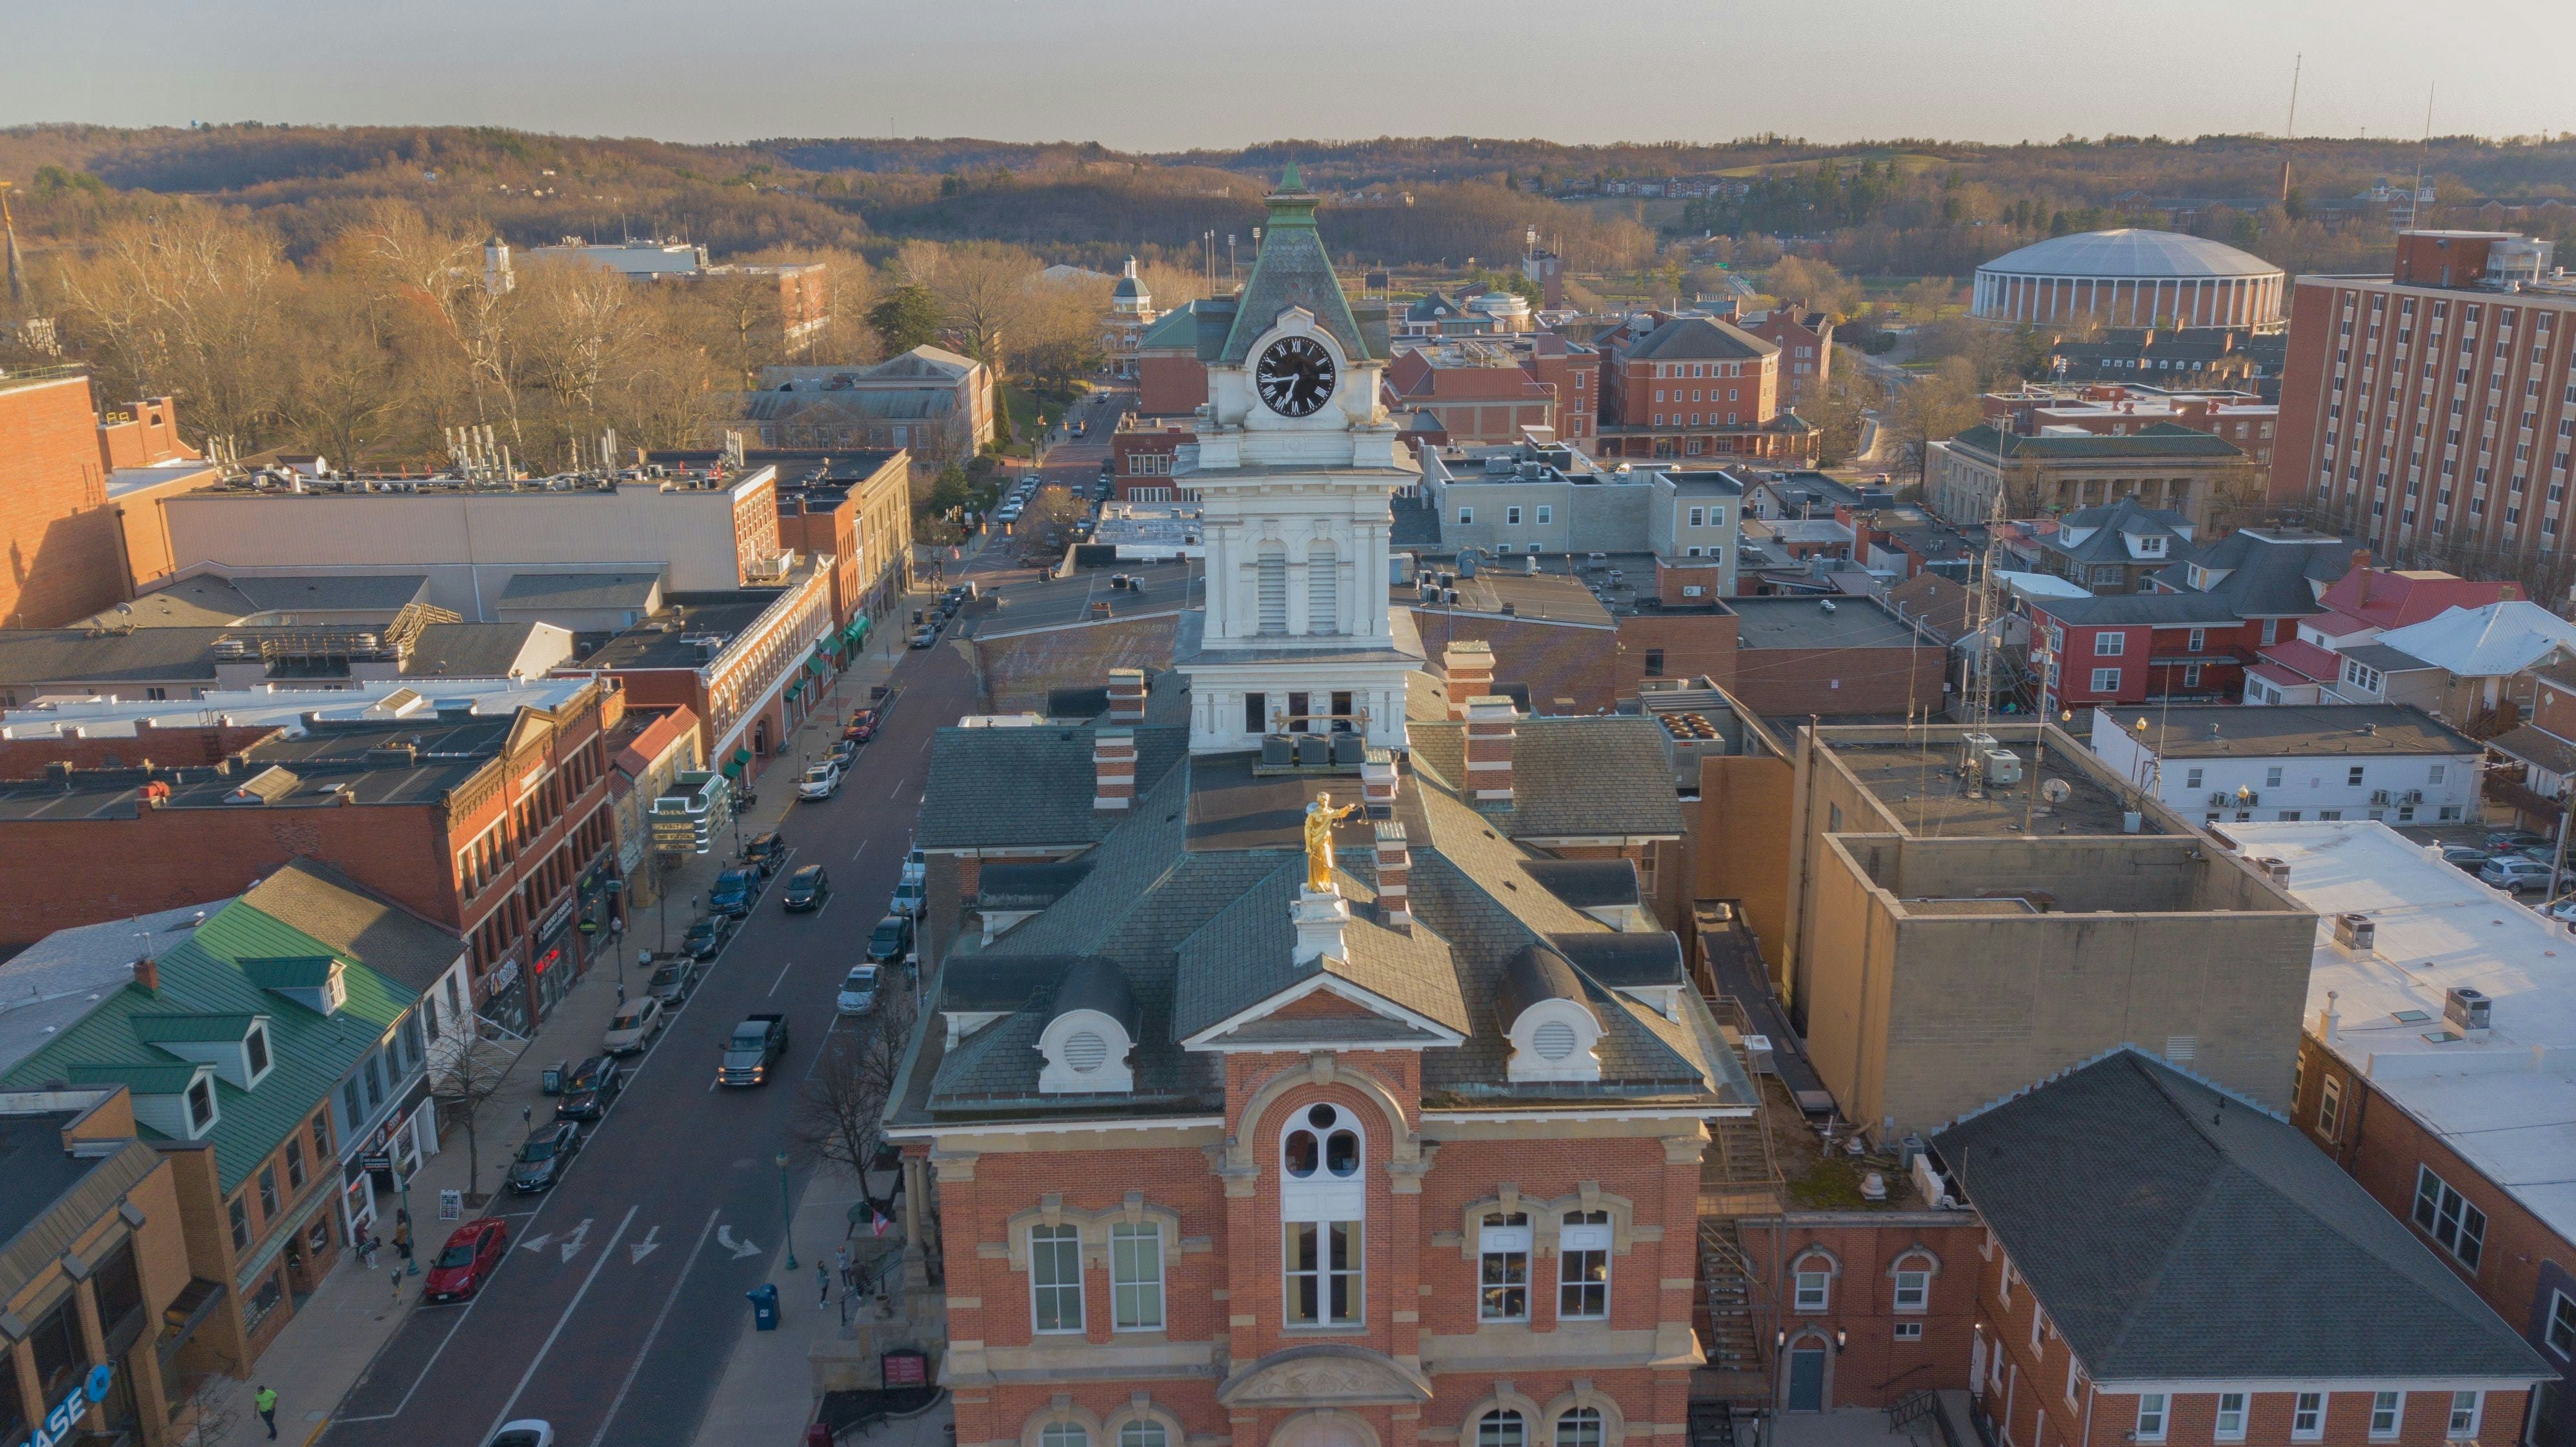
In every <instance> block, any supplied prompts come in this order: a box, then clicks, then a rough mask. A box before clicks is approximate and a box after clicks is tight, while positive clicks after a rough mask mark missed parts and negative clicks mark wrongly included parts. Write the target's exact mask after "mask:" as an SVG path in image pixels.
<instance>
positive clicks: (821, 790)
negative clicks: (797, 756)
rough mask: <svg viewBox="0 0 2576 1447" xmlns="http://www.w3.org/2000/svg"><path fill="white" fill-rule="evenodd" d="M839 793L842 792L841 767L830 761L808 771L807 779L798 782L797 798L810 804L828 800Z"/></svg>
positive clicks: (826, 760) (825, 761)
mask: <svg viewBox="0 0 2576 1447" xmlns="http://www.w3.org/2000/svg"><path fill="white" fill-rule="evenodd" d="M839 792H841V766H840V765H839V764H836V763H834V762H833V761H831V760H830V759H825V760H824V761H823V762H821V763H819V764H816V765H814V766H813V767H811V768H809V769H807V770H806V771H805V777H803V778H801V779H798V780H797V781H796V797H797V798H799V799H804V800H807V801H809V802H818V801H821V800H824V799H828V798H831V797H832V796H833V795H834V794H837V793H839Z"/></svg>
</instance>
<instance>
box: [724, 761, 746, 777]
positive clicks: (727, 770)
mask: <svg viewBox="0 0 2576 1447" xmlns="http://www.w3.org/2000/svg"><path fill="white" fill-rule="evenodd" d="M720 772H722V773H723V775H724V776H725V777H726V778H728V779H739V778H741V777H742V760H741V759H740V758H731V759H727V760H725V761H724V768H723V769H722V770H721V771H720Z"/></svg>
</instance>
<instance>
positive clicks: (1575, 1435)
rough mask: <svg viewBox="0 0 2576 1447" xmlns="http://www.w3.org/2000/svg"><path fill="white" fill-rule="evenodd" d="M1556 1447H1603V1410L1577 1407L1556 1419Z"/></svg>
mask: <svg viewBox="0 0 2576 1447" xmlns="http://www.w3.org/2000/svg"><path fill="white" fill-rule="evenodd" d="M1556 1447H1601V1410H1600V1409H1599V1408H1597V1407H1577V1408H1575V1409H1574V1410H1573V1411H1571V1412H1565V1413H1561V1414H1559V1415H1558V1417H1557V1419H1556Z"/></svg>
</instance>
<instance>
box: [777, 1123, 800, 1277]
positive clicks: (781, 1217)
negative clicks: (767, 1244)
mask: <svg viewBox="0 0 2576 1447" xmlns="http://www.w3.org/2000/svg"><path fill="white" fill-rule="evenodd" d="M778 1228H779V1230H781V1231H782V1232H784V1233H786V1236H787V1269H788V1270H790V1271H793V1270H795V1269H796V1208H795V1207H794V1206H793V1205H790V1204H789V1203H788V1200H787V1152H785V1151H780V1152H779V1153H778Z"/></svg>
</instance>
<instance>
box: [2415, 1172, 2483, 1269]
mask: <svg viewBox="0 0 2576 1447" xmlns="http://www.w3.org/2000/svg"><path fill="white" fill-rule="evenodd" d="M2414 1221H2415V1224H2416V1225H2417V1226H2418V1227H2420V1228H2422V1230H2423V1232H2424V1234H2425V1235H2427V1236H2430V1237H2432V1238H2433V1241H2434V1243H2435V1244H2436V1245H2439V1246H2440V1247H2441V1248H2442V1249H2443V1250H2445V1251H2448V1252H2450V1253H2451V1254H2452V1255H2453V1256H2455V1257H2457V1258H2459V1262H2460V1264H2461V1265H2462V1266H2465V1267H2467V1268H2469V1269H2470V1270H2471V1271H2475V1270H2477V1269H2478V1257H2479V1256H2480V1255H2482V1254H2484V1252H2485V1250H2486V1239H2487V1213H2486V1212H2484V1211H2481V1210H2479V1209H2478V1208H2477V1207H2475V1206H2472V1205H2470V1204H2469V1202H2468V1198H2467V1197H2465V1196H2462V1195H2461V1194H2460V1193H2459V1192H2457V1191H2454V1190H2452V1189H2451V1183H2450V1182H2448V1181H2445V1180H2443V1179H2442V1178H2441V1177H2440V1176H2437V1175H2434V1174H2433V1171H2432V1168H2431V1167H2429V1166H2417V1167H2416V1168H2415V1211H2414Z"/></svg>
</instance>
